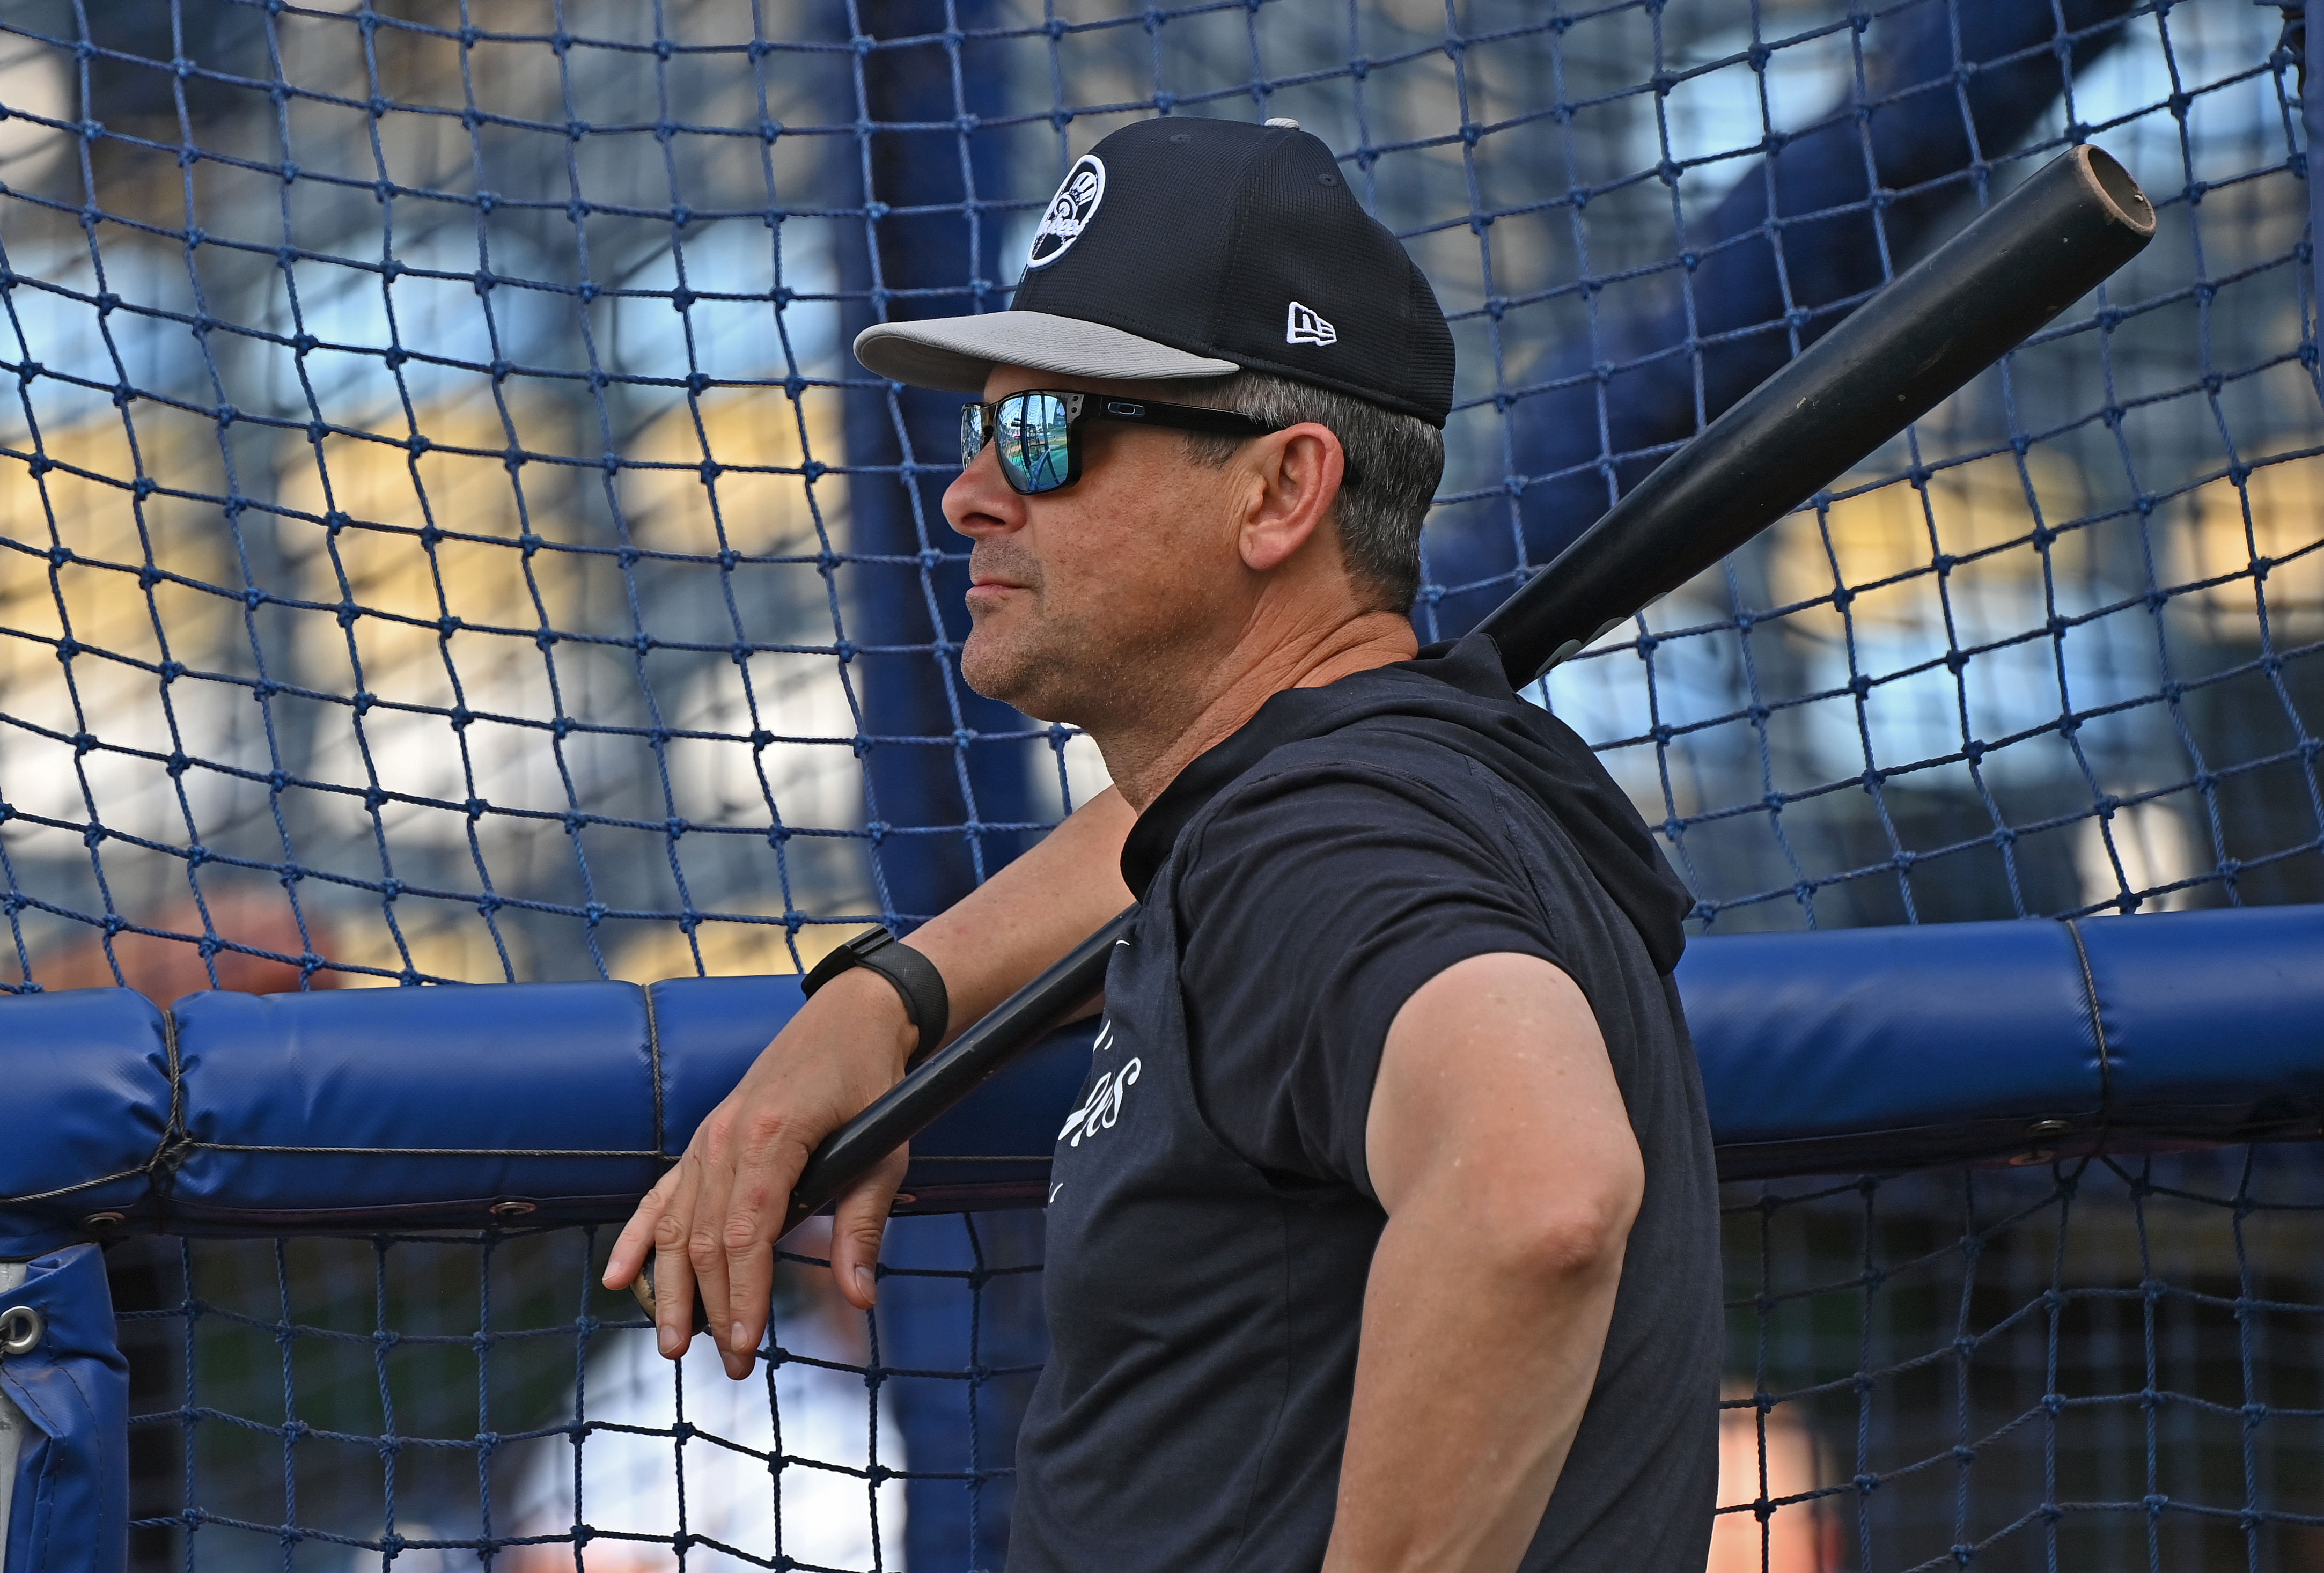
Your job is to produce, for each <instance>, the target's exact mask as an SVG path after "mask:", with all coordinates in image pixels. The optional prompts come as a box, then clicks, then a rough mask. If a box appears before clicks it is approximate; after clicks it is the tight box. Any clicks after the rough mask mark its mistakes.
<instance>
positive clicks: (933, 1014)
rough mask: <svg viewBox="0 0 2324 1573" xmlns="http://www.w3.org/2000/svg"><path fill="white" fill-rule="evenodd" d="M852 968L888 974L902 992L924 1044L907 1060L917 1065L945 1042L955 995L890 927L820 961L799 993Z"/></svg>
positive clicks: (929, 963)
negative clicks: (947, 989)
mask: <svg viewBox="0 0 2324 1573" xmlns="http://www.w3.org/2000/svg"><path fill="white" fill-rule="evenodd" d="M850 967H870V968H871V970H872V971H874V972H876V973H878V974H879V975H880V976H882V977H884V978H886V979H887V980H888V981H889V982H890V983H891V984H893V985H895V987H896V992H897V993H898V994H899V995H902V996H903V1000H904V1014H906V1015H907V1016H909V1017H910V1018H911V1020H912V1025H913V1026H915V1027H918V1029H919V1030H920V1043H919V1047H918V1048H917V1049H915V1050H912V1057H911V1059H908V1060H907V1061H906V1062H905V1063H906V1064H907V1065H918V1063H919V1062H920V1061H921V1060H923V1059H927V1057H928V1056H929V1055H931V1054H933V1053H935V1052H936V1045H937V1044H938V1043H940V1042H942V1041H944V1035H945V1027H947V1026H949V1025H950V1024H951V1022H952V996H951V995H949V994H947V993H946V992H945V980H944V974H942V973H940V972H938V971H937V970H936V963H935V962H933V961H930V960H929V959H928V958H927V957H925V956H923V955H921V954H920V953H919V952H918V951H917V950H915V949H913V948H911V947H910V946H908V945H907V944H905V943H904V942H903V941H902V940H901V939H897V938H896V937H895V936H894V935H893V934H890V932H888V930H886V929H885V928H871V929H866V930H863V932H862V933H861V934H858V935H856V936H855V937H854V938H853V939H850V940H848V941H847V943H846V944H844V945H842V946H841V947H840V948H838V949H836V950H835V951H833V952H832V953H831V954H830V955H828V956H826V957H825V958H823V959H822V960H821V961H818V962H816V964H815V969H814V970H813V971H811V972H809V973H808V974H807V976H806V977H805V978H803V979H801V980H800V982H799V992H800V993H801V994H804V995H813V994H814V993H815V991H816V990H817V989H819V988H821V987H822V986H823V985H825V984H826V983H829V982H830V981H831V980H832V979H833V978H835V977H837V976H839V975H840V974H841V973H843V972H845V971H846V970H847V969H848V968H850Z"/></svg>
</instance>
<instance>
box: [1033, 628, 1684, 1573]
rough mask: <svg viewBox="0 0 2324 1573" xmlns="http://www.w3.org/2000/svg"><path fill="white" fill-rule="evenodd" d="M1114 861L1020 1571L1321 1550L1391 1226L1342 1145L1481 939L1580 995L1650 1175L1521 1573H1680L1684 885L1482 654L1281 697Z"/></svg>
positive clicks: (1314, 1558)
mask: <svg viewBox="0 0 2324 1573" xmlns="http://www.w3.org/2000/svg"><path fill="white" fill-rule="evenodd" d="M1123 869H1124V873H1125V874H1126V875H1127V876H1128V877H1129V880H1130V887H1131V889H1132V890H1134V891H1137V892H1138V893H1139V894H1140V896H1141V898H1142V905H1141V907H1140V909H1139V916H1138V918H1137V920H1136V921H1135V923H1134V925H1133V927H1132V929H1131V930H1130V935H1129V937H1128V938H1127V939H1124V940H1122V941H1121V942H1120V944H1118V945H1117V946H1116V947H1115V949H1114V954H1113V958H1112V962H1111V967H1110V968H1109V970H1108V972H1107V975H1106V1018H1105V1022H1104V1024H1103V1026H1102V1030H1101V1032H1100V1033H1099V1036H1098V1040H1097V1045H1096V1050H1095V1053H1094V1056H1093V1059H1092V1063H1091V1068H1090V1074H1089V1078H1088V1081H1087V1082H1086V1084H1085V1086H1084V1091H1083V1095H1082V1096H1081V1098H1080V1099H1079V1100H1077V1104H1076V1106H1075V1108H1074V1113H1073V1117H1072V1118H1071V1119H1070V1120H1068V1121H1067V1122H1066V1124H1065V1127H1064V1129H1063V1130H1062V1131H1060V1132H1059V1133H1058V1137H1057V1146H1056V1167H1055V1170H1054V1171H1053V1173H1052V1176H1051V1187H1052V1189H1051V1196H1050V1201H1049V1208H1048V1214H1047V1235H1048V1248H1047V1261H1048V1267H1047V1283H1046V1287H1045V1293H1046V1296H1047V1310H1048V1319H1049V1324H1050V1331H1051V1337H1052V1340H1053V1346H1054V1348H1053V1353H1052V1356H1051V1358H1050V1360H1049V1363H1048V1365H1047V1366H1046V1367H1045V1368H1044V1370H1043V1372H1042V1374H1041V1377H1040V1381H1039V1384H1038V1386H1037V1390H1036V1392H1035V1394H1034V1397H1033V1401H1032V1405H1031V1408H1030V1410H1029V1411H1028V1415H1027V1418H1026V1420H1025V1424H1024V1429H1023V1431H1022V1433H1021V1435H1020V1437H1019V1444H1018V1450H1017V1474H1018V1485H1017V1497H1016V1506H1015V1511H1014V1513H1013V1515H1012V1524H1011V1529H1010V1559H1009V1566H1010V1568H1011V1569H1012V1573H1099V1570H1102V1573H1143V1570H1147V1569H1152V1570H1153V1573H1162V1570H1164V1569H1167V1570H1169V1573H1197V1570H1206V1569H1227V1568H1249V1569H1252V1570H1254V1573H1259V1570H1265V1573H1294V1570H1297V1569H1306V1568H1315V1567H1316V1566H1317V1565H1319V1564H1320V1563H1321V1561H1322V1559H1323V1549H1324V1545H1325V1543H1326V1541H1327V1540H1328V1539H1329V1537H1330V1534H1331V1528H1332V1520H1333V1511H1334V1505H1335V1497H1336V1494H1337V1489H1338V1480H1339V1466H1340V1453H1341V1448H1342V1444H1343V1442H1344V1440H1345V1437H1346V1432H1347V1422H1348V1407H1349V1401H1350V1398H1351V1393H1352V1390H1353V1381H1354V1373H1355V1358H1356V1345H1357V1335H1358V1329H1359V1326H1360V1319H1361V1315H1362V1309H1363V1293H1364V1283H1365V1277H1366V1274H1367V1272H1369V1267H1370V1263H1371V1255H1372V1251H1373V1247H1374V1245H1376V1244H1377V1242H1378V1240H1379V1233H1380V1230H1381V1228H1382V1227H1383V1226H1385V1224H1386V1221H1387V1216H1386V1214H1385V1213H1384V1212H1383V1211H1382V1209H1381V1208H1380V1206H1379V1202H1378V1200H1377V1199H1376V1198H1374V1196H1373V1194H1372V1189H1371V1184H1370V1180H1369V1173H1368V1170H1367V1169H1366V1166H1365V1161H1364V1156H1363V1131H1364V1124H1365V1117H1366V1115H1367V1113H1368V1111H1369V1104H1370V1096H1371V1084H1372V1079H1373V1077H1374V1074H1375V1073H1376V1071H1377V1069H1378V1067H1379V1055H1380V1050H1381V1048H1382V1045H1383V1043H1384V1041H1385V1039H1386V1036H1387V1032H1388V1022H1390V1021H1391V1020H1392V1019H1393V1017H1394V1015H1395V1013H1396V1011H1397V1009H1398V1008H1399V1007H1400V1006H1401V1005H1402V1004H1403V1003H1404V1001H1405V1000H1406V998H1408V997H1409V996H1410V995H1411V994H1412V992H1413V991H1414V990H1415V989H1416V988H1418V987H1419V986H1420V985H1422V984H1424V983H1425V982H1427V981H1428V979H1429V978H1431V977H1434V976H1435V975H1436V974H1437V973H1438V972H1440V971H1442V970H1443V969H1444V968H1445V967H1449V966H1452V965H1453V964H1454V963H1455V962H1458V961H1460V960H1462V959H1465V958H1468V957H1471V956H1477V955H1485V954H1491V953H1495V952H1499V951H1505V950H1506V951H1515V952H1518V953H1520V954H1529V955H1535V956H1539V957H1541V958H1544V959H1545V960H1548V961H1550V962H1552V963H1553V964H1554V965H1556V966H1558V967H1561V968H1563V970H1564V971H1565V972H1566V973H1567V974H1568V975H1569V976H1572V978H1573V979H1574V981H1575V983H1576V984H1577V985H1580V987H1581V989H1582V993H1583V995H1584V996H1585V997H1586V998H1587V999H1588V1000H1589V1002H1590V1004H1591V1010H1592V1012H1593V1013H1594V1014H1595V1015H1596V1017H1597V1020H1598V1023H1599V1027H1600V1032H1601V1033H1602V1034H1603V1036H1604V1038H1605V1040H1606V1044H1607V1050H1608V1054H1609V1059H1611V1061H1612V1065H1613V1069H1614V1073H1615V1077H1616V1079H1617V1081H1618V1084H1619V1086H1620V1087H1621V1091H1622V1096H1623V1099H1624V1103H1625V1106H1626V1107H1627V1109H1628V1115H1629V1118H1630V1124H1631V1126H1632V1129H1633V1130H1634V1132H1635V1133H1636V1134H1637V1141H1638V1146H1639V1149H1640V1152H1641V1153H1642V1154H1643V1156H1644V1158H1645V1161H1646V1194H1645V1198H1644V1201H1643V1203H1642V1205H1641V1208H1640V1211H1639V1214H1638V1217H1637V1223H1636V1224H1635V1225H1634V1226H1633V1227H1632V1230H1631V1235H1630V1239H1629V1245H1628V1252H1627V1254H1626V1257H1625V1261H1624V1266H1623V1272H1622V1281H1621V1285H1620V1288H1619V1290H1618V1293H1617V1298H1616V1302H1615V1309H1614V1316H1613V1323H1612V1327H1611V1329H1610V1330H1609V1334H1608V1337H1607V1343H1606V1350H1605V1355H1604V1357H1603V1359H1602V1361H1601V1363H1600V1371H1599V1374H1598V1380H1597V1383H1596V1386H1595V1389H1594V1391H1593V1393H1592V1395H1591V1401H1590V1404H1589V1407H1588V1409H1587V1410H1586V1411H1585V1412H1584V1415H1583V1418H1582V1427H1581V1430H1580V1432H1579V1434H1578V1436H1577V1438H1576V1439H1575V1443H1574V1447H1573V1449H1572V1456H1571V1457H1570V1459H1569V1461H1568V1462H1567V1464H1566V1467H1565V1469H1564V1472H1563V1475H1562V1476H1561V1477H1560V1479H1559V1481H1558V1485H1557V1488H1556V1491H1555V1493H1554V1494H1553V1496H1552V1498H1551V1501H1550V1504H1549V1507H1548V1510H1547V1512H1546V1513H1545V1514H1544V1517H1543V1520H1542V1526H1541V1529H1540V1531H1539V1532H1538V1534H1537V1535H1536V1537H1535V1541H1534V1544H1533V1546H1532V1548H1531V1550H1529V1552H1528V1554H1527V1556H1526V1559H1525V1563H1524V1566H1525V1567H1526V1568H1528V1569H1540V1570H1544V1573H1545V1570H1547V1569H1550V1568H1556V1569H1558V1570H1559V1573H1574V1570H1579V1569H1607V1570H1609V1573H1611V1570H1613V1569H1621V1570H1623V1573H1661V1570H1665V1569H1667V1570H1669V1573H1681V1570H1683V1573H1700V1569H1701V1567H1702V1563H1703V1559H1704V1556H1705V1552H1706V1548H1707V1545H1708V1541H1709V1537H1710V1528H1711V1507H1712V1494H1713V1489H1714V1485H1715V1479H1716V1472H1717V1401H1718V1387H1719V1356H1720V1266H1719V1254H1718V1212H1717V1196H1716V1181H1715V1176H1714V1172H1713V1170H1712V1164H1711V1139H1710V1131H1709V1127H1708V1124H1707V1123H1706V1121H1705V1118H1704V1114H1703V1106H1702V1095H1701V1084H1700V1081H1699V1079H1698V1078H1697V1075H1696V1071H1695V1067H1694V1059H1693V1054H1692V1049H1691V1046H1690V1045H1689V1043H1688V1041H1687V1038H1686V1029H1685V1023H1684V1021H1683V1017H1682V1015H1681V1013H1680V1010H1679V1004H1678V997H1677V993H1676V990H1675V989H1674V987H1673V985H1672V984H1671V981H1670V976H1669V974H1670V970H1671V968H1672V967H1673V966H1674V965H1675V964H1676V962H1677V959H1678V955H1679V951H1680V948H1681V947H1682V945H1683V934H1682V931H1681V930H1680V927H1679V925H1680V920H1681V919H1682V917H1683V915H1684V913H1685V911H1686V910H1687V905H1688V898H1687V896H1686V893H1685V892H1684V889H1683V887H1682V886H1681V885H1680V884H1678V882H1677V880H1676V878H1675V877H1674V875H1673V874H1671V873H1670V870H1669V868H1668V866H1667V865H1665V863H1664V862H1663V860H1662V858H1661V856H1660V854H1659V853H1658V852H1657V851H1656V849H1655V847H1654V844H1653V841H1652V838H1651V837H1649V836H1648V835H1647V833H1646V828H1645V826H1644V825H1643V824H1642V823H1641V822H1640V821H1639V819H1638V817H1637V812H1636V810H1633V809H1632V808H1631V806H1630V804H1629V802H1628V800H1627V799H1625V798H1624V797H1623V796H1622V794H1621V792H1620V791H1619V790H1618V788H1616V787H1615V785H1614V783H1613V782H1612V781H1611V780H1610V779H1609V778H1608V777H1607V775H1606V774H1605V772H1604V770H1603V769H1602V768H1601V767H1600V765H1599V763H1598V762H1597V760H1596V758H1595V757H1594V756H1593V755H1592V754H1591V753H1590V752H1589V750H1588V748H1587V747H1586V745H1583V744H1582V742H1581V741H1580V740H1579V739H1578V738H1576V737H1575V736H1573V734H1572V732H1571V731H1570V730H1569V729H1567V728H1566V727H1565V726H1563V724H1561V723H1559V722H1557V721H1556V720H1554V719H1553V718H1552V717H1549V716H1547V715H1545V714H1544V713H1543V712H1542V711H1540V710H1539V709H1537V708H1534V707H1532V706H1530V705H1527V704H1526V703H1524V702H1523V701H1522V700H1521V699H1517V697H1516V696H1515V695H1514V694H1512V693H1511V692H1510V691H1509V689H1508V684H1507V682H1506V681H1505V680H1503V678H1502V676H1501V672H1500V666H1499V658H1498V655H1497V654H1496V652H1494V651H1493V649H1492V647H1491V646H1490V645H1489V643H1486V642H1485V641H1484V640H1483V639H1481V638H1480V637H1477V636H1471V638H1470V639H1468V640H1464V641H1462V643H1460V644H1458V645H1455V646H1451V647H1449V648H1448V647H1433V648H1432V649H1431V650H1430V651H1427V652H1424V653H1423V657H1422V658H1421V659H1419V660H1416V661H1413V662H1401V663H1398V664H1397V665H1395V666H1391V667H1386V668H1381V669H1379V670H1377V671H1368V672H1362V673H1359V674H1356V675H1355V676H1353V677H1350V678H1347V679H1343V680H1341V681H1340V682H1337V683H1333V684H1332V685H1330V686H1328V687H1325V688H1321V689H1294V690H1290V691H1288V692H1286V693H1282V694H1277V695H1276V696H1275V697H1274V698H1273V699H1270V700H1268V703H1267V705H1266V706H1265V707H1263V708H1261V709H1260V711H1259V715H1258V716H1257V717H1254V718H1253V720H1252V721H1251V722H1250V725H1249V726H1246V727H1244V728H1243V729H1242V730H1241V731H1240V732H1238V733H1237V734H1236V735H1235V736H1233V737H1231V738H1230V739H1228V740H1227V741H1226V742H1225V743H1222V744H1221V745H1219V746H1218V747H1217V748H1215V749H1213V750H1212V751H1211V752H1210V753H1208V754H1204V755H1203V757H1202V758H1201V759H1199V760H1197V761H1195V762H1194V764H1192V765H1190V766H1189V767H1188V768H1187V770H1186V771H1185V772H1184V773H1182V774H1181V775H1180V776H1179V777H1178V779H1177V780H1176V781H1175V782H1172V783H1171V785H1170V786H1169V788H1168V789H1167V790H1166V791H1164V793H1163V794H1162V795H1161V797H1160V798H1158V799H1157V800H1156V801H1155V802H1154V803H1153V804H1151V805H1149V806H1148V810H1147V811H1146V813H1145V814H1144V815H1142V816H1141V817H1140V818H1139V822H1138V825H1137V827H1136V828H1135V829H1134V830H1133V832H1132V835H1131V837H1130V844H1129V846H1128V847H1126V848H1125V850H1124V853H1123ZM1477 1379H1478V1380H1480V1381H1491V1380H1493V1379H1494V1378H1493V1374H1492V1373H1491V1372H1489V1371H1482V1372H1479V1373H1477Z"/></svg>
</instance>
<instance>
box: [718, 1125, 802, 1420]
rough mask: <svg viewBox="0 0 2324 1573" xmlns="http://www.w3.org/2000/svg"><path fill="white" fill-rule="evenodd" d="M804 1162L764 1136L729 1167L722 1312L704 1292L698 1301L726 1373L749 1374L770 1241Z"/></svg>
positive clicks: (764, 1300) (769, 1274)
mask: <svg viewBox="0 0 2324 1573" xmlns="http://www.w3.org/2000/svg"><path fill="white" fill-rule="evenodd" d="M806 1161H807V1154H806V1153H805V1152H803V1151H802V1150H801V1149H800V1148H799V1146H798V1143H796V1142H793V1141H788V1140H784V1139H781V1138H780V1137H772V1136H770V1137H769V1138H768V1139H766V1140H762V1141H754V1142H751V1143H747V1144H746V1145H745V1146H744V1149H743V1151H742V1154H741V1161H740V1162H739V1163H738V1164H737V1165H736V1167H735V1170H734V1177H733V1189H731V1190H729V1192H728V1193H727V1198H726V1208H725V1212H724V1219H723V1223H724V1232H723V1234H722V1235H721V1236H720V1245H721V1247H722V1253H721V1254H722V1262H721V1265H722V1267H723V1270H724V1275H725V1282H726V1287H727V1302H726V1305H725V1307H724V1309H723V1311H722V1309H720V1308H719V1307H716V1306H715V1305H712V1304H711V1302H710V1300H709V1299H708V1297H707V1296H706V1295H705V1297H704V1300H703V1304H704V1307H705V1309H707V1310H708V1311H709V1313H710V1317H711V1321H710V1326H711V1328H712V1330H713V1332H714V1334H715V1336H716V1337H718V1338H719V1340H720V1344H721V1347H722V1348H723V1349H724V1353H725V1356H726V1370H727V1374H729V1375H732V1376H736V1377H740V1376H744V1375H748V1374H750V1372H751V1370H752V1365H753V1364H754V1361H755V1352H756V1351H757V1349H758V1347H759V1340H760V1339H761V1337H763V1336H764V1335H765V1333H766V1330H767V1308H768V1305H769V1304H770V1302H771V1301H772V1300H773V1298H774V1290H775V1242H776V1240H777V1239H778V1238H779V1237H780V1235H781V1234H782V1229H783V1218H784V1217H785V1215H786V1213H787V1212H788V1209H789V1207H790V1199H791V1187H792V1186H793V1185H794V1184H796V1183H797V1182H798V1175H799V1170H800V1169H802V1168H803V1167H805V1165H806Z"/></svg>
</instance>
